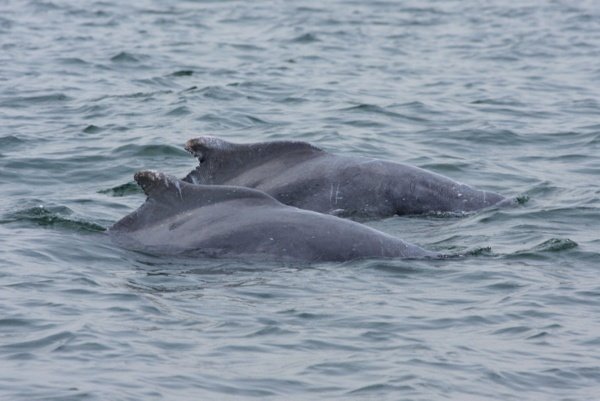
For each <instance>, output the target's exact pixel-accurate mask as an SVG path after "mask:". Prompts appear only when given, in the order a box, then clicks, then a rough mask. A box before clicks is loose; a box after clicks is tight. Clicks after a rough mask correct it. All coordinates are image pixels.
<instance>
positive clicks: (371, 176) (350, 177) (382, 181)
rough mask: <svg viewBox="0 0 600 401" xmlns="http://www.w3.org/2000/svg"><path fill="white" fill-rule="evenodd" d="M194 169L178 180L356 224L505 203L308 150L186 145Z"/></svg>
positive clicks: (403, 168) (438, 178) (303, 146)
mask: <svg viewBox="0 0 600 401" xmlns="http://www.w3.org/2000/svg"><path fill="white" fill-rule="evenodd" d="M185 148H186V150H187V151H188V152H190V153H192V154H193V155H194V156H195V157H197V158H198V161H199V165H198V167H197V168H196V169H195V170H193V171H192V172H190V173H189V174H188V175H187V176H186V177H185V178H184V179H183V180H184V181H186V182H190V183H194V184H204V185H234V186H243V187H248V188H255V189H259V190H261V191H263V192H266V193H267V194H269V195H271V196H272V197H274V198H275V199H277V200H279V201H280V202H282V203H285V204H286V205H290V206H295V207H298V208H301V209H307V210H312V211H316V212H321V213H327V214H334V215H338V216H343V217H351V218H358V219H369V218H382V217H389V216H393V215H414V214H424V213H438V212H442V213H444V212H452V213H462V212H472V211H476V210H480V209H483V208H486V207H489V206H493V205H498V204H499V203H501V202H505V201H507V199H506V198H505V197H503V196H502V195H500V194H497V193H495V192H489V191H483V190H479V189H475V188H472V187H470V186H468V185H465V184H461V183H458V182H456V181H454V180H452V179H450V178H447V177H444V176H442V175H440V174H436V173H433V172H430V171H427V170H424V169H421V168H418V167H413V166H409V165H406V164H401V163H396V162H392V161H385V160H378V159H371V158H366V157H356V156H339V155H335V154H332V153H329V152H326V151H324V150H323V149H320V148H318V147H316V146H314V145H311V144H309V143H307V142H297V141H273V142H258V143H248V144H240V143H232V142H228V141H225V140H223V139H219V138H216V137H212V136H202V137H199V138H195V139H190V140H189V141H188V142H187V143H186V146H185Z"/></svg>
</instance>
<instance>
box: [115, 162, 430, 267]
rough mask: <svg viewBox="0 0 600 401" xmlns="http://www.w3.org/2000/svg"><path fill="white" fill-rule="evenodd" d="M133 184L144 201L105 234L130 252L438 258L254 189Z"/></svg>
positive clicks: (169, 180)
mask: <svg viewBox="0 0 600 401" xmlns="http://www.w3.org/2000/svg"><path fill="white" fill-rule="evenodd" d="M135 180H136V181H137V182H138V184H139V185H140V186H141V187H142V189H143V190H144V192H145V193H146V195H147V199H146V202H145V203H144V204H143V205H142V206H141V207H140V208H138V209H137V210H136V211H134V212H133V213H131V214H129V215H127V216H125V217H124V218H123V219H121V220H120V221H118V222H117V223H115V224H114V225H113V226H112V227H111V228H110V229H109V235H110V236H111V239H112V240H113V241H114V242H116V243H117V244H119V245H121V246H124V247H126V248H129V249H134V250H139V251H144V252H149V253H154V254H183V253H193V254H201V255H202V254H203V255H207V256H230V257H236V256H257V257H259V258H263V259H271V260H288V259H289V260H302V261H346V260H354V259H364V258H395V257H400V258H402V257H404V258H424V257H437V256H438V255H437V254H435V253H433V252H429V251H426V250H424V249H422V248H419V247H418V246H416V245H412V244H409V243H406V242H404V241H402V240H400V239H397V238H395V237H392V236H390V235H387V234H384V233H382V232H380V231H377V230H374V229H372V228H369V227H367V226H365V225H362V224H359V223H356V222H353V221H350V220H344V219H340V218H338V217H335V216H330V215H325V214H321V213H315V212H311V211H308V210H301V209H298V208H295V207H290V206H286V205H284V204H282V203H280V202H278V201H277V200H275V199H274V198H272V197H271V196H269V195H267V194H265V193H263V192H261V191H257V190H254V189H249V188H244V187H233V186H213V185H193V184H189V183H186V182H183V181H180V180H178V179H176V178H174V177H171V176H167V175H165V174H162V173H156V172H150V171H145V172H139V173H137V174H136V175H135Z"/></svg>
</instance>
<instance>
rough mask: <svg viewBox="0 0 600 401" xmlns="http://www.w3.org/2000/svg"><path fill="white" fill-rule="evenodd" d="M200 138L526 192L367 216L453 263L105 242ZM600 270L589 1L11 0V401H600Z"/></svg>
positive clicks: (7, 163) (187, 161)
mask: <svg viewBox="0 0 600 401" xmlns="http://www.w3.org/2000/svg"><path fill="white" fill-rule="evenodd" d="M199 135H215V136H218V137H221V138H223V139H226V140H231V141H239V142H253V141H265V140H285V139H295V140H304V141H310V142H311V143H313V144H315V145H317V146H320V147H322V148H324V149H326V150H328V151H331V152H334V153H339V154H347V155H356V156H369V157H377V158H382V159H388V160H395V161H399V162H405V163H409V164H413V165H416V166H419V167H422V168H426V169H429V170H431V171H435V172H438V173H441V174H444V175H447V176H450V177H452V178H454V179H456V180H458V181H461V182H465V183H467V184H470V185H473V186H477V187H479V188H482V189H486V190H492V191H497V192H500V193H502V194H504V195H507V196H511V197H516V198H518V199H519V203H518V204H517V205H516V206H514V207H509V208H502V209H497V208H496V209H490V210H485V211H482V212H479V213H473V214H467V215H462V216H457V215H429V216H405V217H393V218H388V219H384V220H381V221H374V222H368V223H367V224H369V225H370V226H372V227H375V228H377V229H380V230H383V231H385V232H387V233H391V234H394V235H397V236H398V237H400V238H402V239H404V240H407V241H410V242H413V243H416V244H419V245H421V246H423V247H425V248H428V249H432V250H438V251H441V252H444V253H461V254H466V256H465V257H464V258H458V259H452V260H437V261H431V260H424V261H414V260H393V261H389V260H388V261H377V260H371V261H360V262H352V263H343V264H337V263H331V264H313V265H303V264H289V263H286V264H276V263H256V262H250V261H243V260H242V261H235V260H234V261H231V260H220V259H204V260H202V259H186V258H173V257H157V256H150V255H145V254H140V253H135V252H130V251H127V250H123V249H120V248H118V247H116V246H114V245H113V244H112V243H111V242H110V241H109V240H108V238H107V236H106V234H105V233H104V232H103V231H104V229H105V228H107V227H109V226H110V225H111V224H113V223H114V222H115V221H117V220H118V219H120V218H121V217H123V216H124V215H126V214H127V213H129V212H131V211H133V210H134V209H135V208H137V207H138V206H139V205H140V204H141V203H142V202H143V201H144V196H143V194H142V193H141V191H140V190H139V189H138V188H137V186H136V185H135V184H134V182H133V179H132V176H133V173H134V172H135V171H137V170H140V169H156V170H160V171H165V172H167V173H170V174H174V175H177V176H183V175H185V174H186V173H187V172H188V171H190V170H191V169H192V168H194V167H195V166H196V165H197V162H196V160H195V159H193V158H192V157H191V156H189V155H188V154H187V153H186V152H185V151H184V150H183V144H184V142H185V141H186V140H187V139H188V138H192V137H194V136H199ZM599 273H600V4H599V3H598V1H596V0H589V1H567V0H560V1H542V0H536V1H531V0H524V1H500V0H495V1H444V2H438V1H433V0H427V1H335V0H332V1H304V2H292V1H261V2H250V1H248V2H240V1H177V2H175V1H166V0H154V1H151V0H141V1H129V2H119V1H116V0H103V1H59V0H46V1H38V0H31V1H17V0H0V399H1V400H18V401H21V400H23V401H31V400H61V401H62V400H136V401H137V400H145V401H146V400H147V401H151V400H241V399H257V400H259V399H278V400H279V399H281V400H284V399H285V400H319V399H340V400H348V399H355V400H423V401H430V400H448V399H451V400H502V401H506V400H565V401H566V400H598V399H600V278H599Z"/></svg>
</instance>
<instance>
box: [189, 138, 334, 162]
mask: <svg viewBox="0 0 600 401" xmlns="http://www.w3.org/2000/svg"><path fill="white" fill-rule="evenodd" d="M185 149H186V150H187V151H188V152H190V153H191V154H193V155H194V156H195V157H197V158H198V160H200V162H201V163H202V162H203V161H204V159H205V158H206V157H207V156H208V155H209V154H210V153H216V152H223V153H228V152H229V153H234V152H251V153H255V154H257V153H264V152H266V151H268V152H269V153H271V152H272V153H273V154H281V153H287V152H300V151H306V152H323V150H322V149H320V148H318V147H316V146H314V145H311V144H310V143H308V142H301V141H272V142H256V143H248V144H242V143H233V142H228V141H225V140H223V139H220V138H217V137H214V136H201V137H198V138H193V139H190V140H188V141H187V142H186V144H185Z"/></svg>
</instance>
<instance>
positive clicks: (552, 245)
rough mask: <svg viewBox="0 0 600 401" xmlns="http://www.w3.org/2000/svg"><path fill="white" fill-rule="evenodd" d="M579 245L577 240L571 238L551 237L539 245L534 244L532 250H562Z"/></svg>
mask: <svg viewBox="0 0 600 401" xmlns="http://www.w3.org/2000/svg"><path fill="white" fill-rule="evenodd" d="M577 246H578V244H577V242H575V241H573V240H570V239H569V238H565V239H562V238H551V239H549V240H547V241H544V242H542V243H541V244H539V245H536V246H534V247H533V248H532V249H531V251H533V252H560V251H566V250H568V249H573V248H576V247H577Z"/></svg>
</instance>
